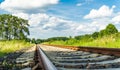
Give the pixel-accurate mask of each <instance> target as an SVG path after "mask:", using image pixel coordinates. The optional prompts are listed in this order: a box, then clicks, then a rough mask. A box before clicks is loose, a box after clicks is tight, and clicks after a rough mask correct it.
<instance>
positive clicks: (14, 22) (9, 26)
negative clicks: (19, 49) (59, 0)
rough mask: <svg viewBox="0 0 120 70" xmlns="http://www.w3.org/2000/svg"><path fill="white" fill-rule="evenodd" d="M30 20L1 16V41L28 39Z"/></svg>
mask: <svg viewBox="0 0 120 70" xmlns="http://www.w3.org/2000/svg"><path fill="white" fill-rule="evenodd" d="M28 26H29V24H28V20H25V19H22V18H18V17H16V16H12V15H9V14H2V15H0V39H1V40H11V39H26V38H27V35H29V29H28Z"/></svg>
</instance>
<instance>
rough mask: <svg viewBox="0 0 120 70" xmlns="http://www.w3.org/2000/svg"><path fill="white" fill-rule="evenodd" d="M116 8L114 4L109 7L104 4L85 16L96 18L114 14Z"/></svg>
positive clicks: (86, 17)
mask: <svg viewBox="0 0 120 70" xmlns="http://www.w3.org/2000/svg"><path fill="white" fill-rule="evenodd" d="M114 8H115V6H114V5H113V6H112V8H109V7H108V6H106V5H103V6H102V7H100V8H99V9H98V10H96V9H92V10H91V11H90V13H89V14H88V15H86V16H84V18H85V19H94V18H102V17H108V16H111V15H112V13H113V9H114Z"/></svg>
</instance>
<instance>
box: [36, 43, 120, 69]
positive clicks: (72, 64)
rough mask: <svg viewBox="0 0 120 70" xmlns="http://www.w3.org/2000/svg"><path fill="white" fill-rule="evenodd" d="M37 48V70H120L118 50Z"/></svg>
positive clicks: (44, 46) (42, 46) (43, 46)
mask: <svg viewBox="0 0 120 70" xmlns="http://www.w3.org/2000/svg"><path fill="white" fill-rule="evenodd" d="M39 46H40V47H39ZM39 46H38V47H37V49H36V54H35V60H36V64H38V67H37V69H39V70H40V69H41V70H120V56H119V55H120V54H118V53H119V52H120V50H119V49H117V50H116V51H115V49H114V51H111V50H112V49H108V50H107V49H95V48H93V49H94V50H93V49H92V48H83V49H76V48H75V49H74V48H69V49H68V48H67V49H66V48H65V47H64V48H63V47H62V48H61V47H60V46H59V47H54V46H46V45H39ZM73 49H74V50H73ZM100 50H103V52H104V53H103V52H102V51H100ZM97 51H98V52H97ZM111 52H112V53H111ZM113 52H114V53H113ZM44 53H45V54H44ZM115 53H116V54H117V55H116V54H115ZM37 69H36V70H37Z"/></svg>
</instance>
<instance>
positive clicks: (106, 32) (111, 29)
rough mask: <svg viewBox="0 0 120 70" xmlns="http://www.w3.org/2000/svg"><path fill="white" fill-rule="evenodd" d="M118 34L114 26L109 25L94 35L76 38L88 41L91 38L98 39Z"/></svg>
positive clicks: (76, 37)
mask: <svg viewBox="0 0 120 70" xmlns="http://www.w3.org/2000/svg"><path fill="white" fill-rule="evenodd" d="M115 33H118V30H117V28H116V27H115V26H114V25H113V24H108V25H107V26H106V28H105V29H103V30H101V31H99V32H94V33H93V34H85V35H80V36H75V39H79V40H81V39H82V40H88V39H90V38H92V39H96V38H101V37H103V36H107V35H111V34H115Z"/></svg>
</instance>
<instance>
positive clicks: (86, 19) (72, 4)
mask: <svg viewBox="0 0 120 70" xmlns="http://www.w3.org/2000/svg"><path fill="white" fill-rule="evenodd" d="M0 14H12V15H14V16H18V17H21V18H24V19H27V20H29V24H30V27H29V29H30V36H29V37H30V38H49V37H54V36H76V35H81V34H88V33H93V32H95V31H99V30H101V29H104V28H105V27H106V25H107V24H109V23H113V24H114V25H115V26H116V27H117V28H118V29H119V31H120V0H0Z"/></svg>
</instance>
